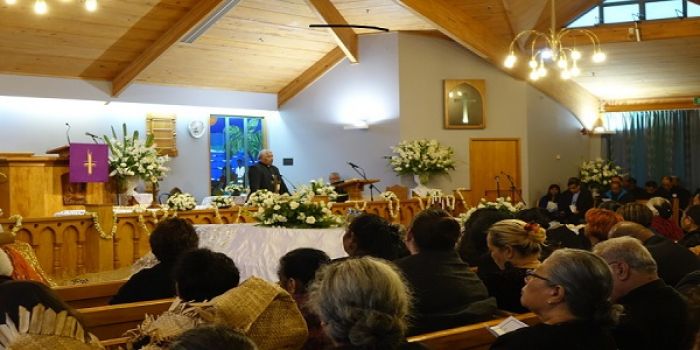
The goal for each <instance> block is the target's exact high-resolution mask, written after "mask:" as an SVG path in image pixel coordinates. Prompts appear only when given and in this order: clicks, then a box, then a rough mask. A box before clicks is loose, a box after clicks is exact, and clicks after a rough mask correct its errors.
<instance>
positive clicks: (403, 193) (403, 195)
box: [386, 185, 408, 202]
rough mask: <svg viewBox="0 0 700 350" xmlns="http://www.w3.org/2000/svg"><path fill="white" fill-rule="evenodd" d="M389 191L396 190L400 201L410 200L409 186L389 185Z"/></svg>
mask: <svg viewBox="0 0 700 350" xmlns="http://www.w3.org/2000/svg"><path fill="white" fill-rule="evenodd" d="M386 190H387V191H391V192H394V193H395V194H396V197H398V198H399V200H400V201H402V202H403V201H405V200H408V187H406V186H401V185H393V186H388V187H387V188H386Z"/></svg>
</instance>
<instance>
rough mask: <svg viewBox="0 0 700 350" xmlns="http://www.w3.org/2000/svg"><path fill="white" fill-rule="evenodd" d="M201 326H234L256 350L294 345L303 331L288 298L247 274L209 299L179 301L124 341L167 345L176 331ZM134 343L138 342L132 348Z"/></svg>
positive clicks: (298, 344) (301, 341) (298, 343)
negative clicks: (245, 277) (246, 337)
mask: <svg viewBox="0 0 700 350" xmlns="http://www.w3.org/2000/svg"><path fill="white" fill-rule="evenodd" d="M201 325H221V326H225V327H227V328H230V329H234V330H239V331H242V332H244V333H245V335H246V336H248V337H250V339H251V340H252V341H253V342H254V343H255V344H256V346H257V348H258V349H260V350H277V349H300V348H301V347H302V346H303V344H304V342H305V341H306V337H307V334H308V330H307V328H306V322H304V318H303V317H302V315H301V313H300V312H299V309H298V307H297V305H296V303H295V302H294V299H292V297H291V296H290V295H289V293H287V292H286V291H285V290H284V289H282V288H281V287H280V286H278V285H276V284H272V283H270V282H267V281H264V280H262V279H260V278H257V277H250V278H248V279H247V280H245V281H244V282H243V283H241V284H240V285H239V286H237V287H235V288H232V289H230V290H228V291H226V292H225V293H224V294H221V295H219V296H217V297H215V298H213V299H212V300H211V301H208V302H203V303H194V304H190V303H181V302H179V301H176V302H175V303H174V304H173V305H172V306H171V307H170V310H168V311H166V312H165V313H163V314H161V315H160V316H158V317H156V318H147V319H146V320H145V321H144V322H143V323H142V324H141V325H140V326H139V327H138V328H137V329H134V330H132V331H129V334H130V338H129V341H128V342H129V344H137V345H139V346H148V349H167V348H168V346H169V345H170V344H172V343H173V342H174V341H175V339H177V337H178V336H180V335H181V334H183V333H184V332H186V331H188V330H190V329H193V328H196V327H199V326H201ZM136 348H138V347H136Z"/></svg>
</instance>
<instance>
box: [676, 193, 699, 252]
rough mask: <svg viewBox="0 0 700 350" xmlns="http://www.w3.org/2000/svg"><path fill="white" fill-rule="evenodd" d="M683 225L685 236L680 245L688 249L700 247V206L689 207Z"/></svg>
mask: <svg viewBox="0 0 700 350" xmlns="http://www.w3.org/2000/svg"><path fill="white" fill-rule="evenodd" d="M681 223H682V225H683V230H684V231H685V234H684V235H683V238H681V239H680V240H679V241H678V243H679V244H681V245H682V246H684V247H686V248H694V247H697V246H700V205H691V206H690V207H688V209H686V210H685V214H684V215H683V219H682V221H681ZM696 254H698V253H696Z"/></svg>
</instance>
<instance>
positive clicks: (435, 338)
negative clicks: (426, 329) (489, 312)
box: [408, 313, 540, 350]
mask: <svg viewBox="0 0 700 350" xmlns="http://www.w3.org/2000/svg"><path fill="white" fill-rule="evenodd" d="M515 318H517V319H519V320H520V321H523V322H525V323H527V324H528V325H534V324H537V323H540V319H539V318H538V317H537V316H536V315H535V314H533V313H527V314H522V315H517V316H515ZM502 321H503V319H498V320H493V321H488V322H482V323H476V324H472V325H468V326H462V327H457V328H452V329H446V330H442V331H437V332H432V333H427V334H421V335H416V336H413V337H410V338H408V342H409V343H421V344H423V345H424V346H425V347H427V348H428V349H430V350H476V349H488V348H489V347H490V346H491V344H493V342H494V341H496V337H495V336H494V335H493V334H491V332H489V331H488V329H486V327H491V326H495V325H497V324H499V323H500V322H502Z"/></svg>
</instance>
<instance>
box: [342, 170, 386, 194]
mask: <svg viewBox="0 0 700 350" xmlns="http://www.w3.org/2000/svg"><path fill="white" fill-rule="evenodd" d="M350 167H352V168H353V170H355V172H356V173H358V174H359V175H360V176H362V178H363V179H365V180H367V175H366V174H365V169H362V168H361V167H359V166H352V165H351V166H350ZM358 169H362V172H360V170H358ZM373 190H377V192H379V193H381V192H380V191H379V189H378V188H377V187H375V186H374V184H369V200H370V202H374V191H373Z"/></svg>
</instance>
